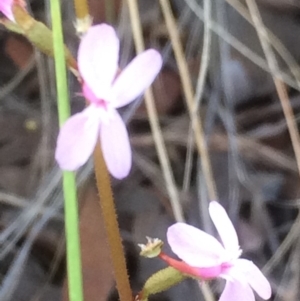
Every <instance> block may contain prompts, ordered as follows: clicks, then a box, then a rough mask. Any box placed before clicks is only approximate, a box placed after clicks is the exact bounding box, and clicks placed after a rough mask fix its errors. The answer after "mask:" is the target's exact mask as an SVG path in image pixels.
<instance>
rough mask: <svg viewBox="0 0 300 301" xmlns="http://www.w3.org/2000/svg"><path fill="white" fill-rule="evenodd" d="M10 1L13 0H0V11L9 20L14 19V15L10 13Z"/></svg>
mask: <svg viewBox="0 0 300 301" xmlns="http://www.w3.org/2000/svg"><path fill="white" fill-rule="evenodd" d="M12 3H13V0H0V11H1V12H2V13H3V14H4V15H5V17H6V18H8V19H9V20H11V21H13V22H14V21H15V18H14V15H13V13H12Z"/></svg>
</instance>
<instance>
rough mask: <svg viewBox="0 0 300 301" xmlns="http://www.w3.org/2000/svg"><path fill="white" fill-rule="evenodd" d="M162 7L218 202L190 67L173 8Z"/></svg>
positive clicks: (165, 1)
mask: <svg viewBox="0 0 300 301" xmlns="http://www.w3.org/2000/svg"><path fill="white" fill-rule="evenodd" d="M160 6H161V9H162V12H163V15H164V18H165V22H166V26H167V29H168V33H169V35H170V40H171V44H172V47H173V50H174V54H175V58H176V61H177V64H178V69H179V75H180V78H181V82H182V88H183V92H184V95H185V99H186V103H187V107H188V111H189V115H190V118H191V125H192V129H193V132H194V135H195V142H196V146H197V149H198V153H199V155H200V157H201V164H202V168H203V173H204V177H205V180H206V185H207V191H208V195H209V198H210V200H217V199H218V195H217V191H216V185H215V181H214V177H213V173H212V170H211V165H210V159H209V155H208V150H207V145H206V141H205V136H204V132H203V128H202V124H201V121H200V119H199V117H198V114H197V104H196V102H195V101H194V92H193V85H192V81H191V78H190V74H189V70H188V66H187V63H186V60H185V57H184V52H183V48H182V44H181V42H180V38H179V33H178V30H177V25H176V22H175V19H174V16H173V14H172V10H171V6H170V3H169V1H168V0H160Z"/></svg>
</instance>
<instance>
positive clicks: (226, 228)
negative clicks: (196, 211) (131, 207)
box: [161, 201, 271, 301]
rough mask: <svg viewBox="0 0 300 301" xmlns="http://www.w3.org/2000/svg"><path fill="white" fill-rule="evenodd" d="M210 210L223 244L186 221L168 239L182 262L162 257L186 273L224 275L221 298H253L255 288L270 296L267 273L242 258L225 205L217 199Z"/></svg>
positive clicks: (234, 300) (171, 229) (170, 231)
mask: <svg viewBox="0 0 300 301" xmlns="http://www.w3.org/2000/svg"><path fill="white" fill-rule="evenodd" d="M209 213H210V216H211V219H212V220H213V222H214V224H215V226H216V228H217V230H218V233H219V235H220V238H221V240H222V244H221V243H220V242H219V241H218V240H216V239H215V238H214V237H213V236H211V235H209V234H207V233H205V232H203V231H201V230H199V229H197V228H195V227H193V226H190V225H187V224H184V223H176V224H174V225H172V226H171V227H169V229H168V232H167V238H168V242H169V244H170V246H171V249H172V251H173V252H174V253H175V254H176V255H177V256H178V257H179V258H180V259H182V260H183V262H180V261H177V260H174V259H171V258H167V257H168V256H166V255H164V254H162V256H161V257H162V259H164V260H166V261H167V262H168V263H169V264H170V265H172V266H173V267H174V268H177V269H178V270H180V271H182V272H183V273H186V274H190V275H192V276H196V277H199V278H201V279H212V278H216V277H221V278H224V279H225V280H226V285H225V289H224V291H223V293H222V294H221V297H220V300H219V301H241V300H243V301H254V300H255V298H254V294H253V291H252V290H254V291H256V293H257V294H258V295H259V296H260V297H261V298H263V299H265V300H267V299H269V298H270V297H271V286H270V283H269V282H268V280H267V279H266V278H265V276H264V275H263V274H262V273H261V271H260V270H259V269H258V267H257V266H256V265H254V263H253V262H252V261H250V260H246V259H240V258H239V257H240V255H241V253H242V252H241V250H240V248H239V243H238V237H237V234H236V231H235V229H234V227H233V225H232V223H231V221H230V219H229V217H228V215H227V213H226V211H225V210H224V208H223V207H222V206H221V205H219V203H218V202H215V201H213V202H211V203H210V205H209Z"/></svg>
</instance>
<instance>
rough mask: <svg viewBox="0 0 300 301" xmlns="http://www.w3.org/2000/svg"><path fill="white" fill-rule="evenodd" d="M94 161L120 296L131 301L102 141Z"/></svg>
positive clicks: (95, 153)
mask: <svg viewBox="0 0 300 301" xmlns="http://www.w3.org/2000/svg"><path fill="white" fill-rule="evenodd" d="M94 161H95V174H96V180H97V188H98V192H99V195H100V206H101V210H102V216H103V221H104V226H105V229H106V235H107V241H108V246H109V250H110V256H111V259H112V266H113V271H114V275H115V279H116V284H117V289H118V292H119V298H120V300H121V301H131V300H132V299H133V298H132V292H131V289H130V284H129V279H128V275H127V269H126V261H125V258H124V252H123V246H122V241H121V236H120V231H119V226H118V221H117V214H116V210H115V204H114V199H113V193H112V189H111V185H110V178H109V174H108V171H107V168H106V164H105V161H104V158H103V154H102V150H101V146H100V143H97V146H96V149H95V152H94Z"/></svg>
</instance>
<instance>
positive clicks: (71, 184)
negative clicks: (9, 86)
mask: <svg viewBox="0 0 300 301" xmlns="http://www.w3.org/2000/svg"><path fill="white" fill-rule="evenodd" d="M50 3H51V17H52V27H53V45H54V59H55V75H56V87H57V98H58V115H59V124H60V126H61V125H62V124H63V123H64V122H65V121H66V120H67V118H68V117H69V116H70V106H69V95H68V84H67V70H66V62H65V54H64V49H65V48H64V42H63V33H62V24H61V10H60V0H51V1H50ZM63 192H64V199H65V231H66V245H67V246H66V248H67V270H68V288H69V300H70V301H83V289H82V271H81V256H80V236H79V226H78V203H77V192H76V181H75V175H74V173H72V172H63Z"/></svg>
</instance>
